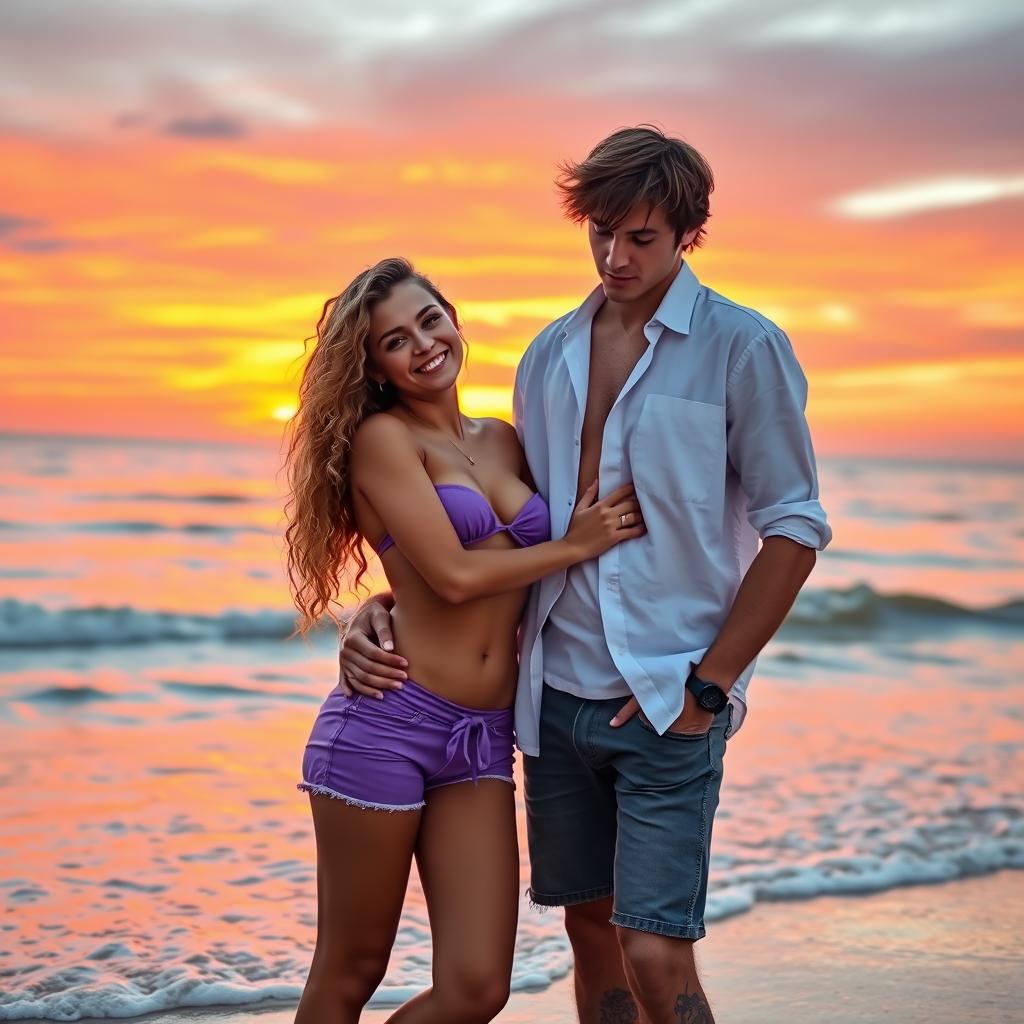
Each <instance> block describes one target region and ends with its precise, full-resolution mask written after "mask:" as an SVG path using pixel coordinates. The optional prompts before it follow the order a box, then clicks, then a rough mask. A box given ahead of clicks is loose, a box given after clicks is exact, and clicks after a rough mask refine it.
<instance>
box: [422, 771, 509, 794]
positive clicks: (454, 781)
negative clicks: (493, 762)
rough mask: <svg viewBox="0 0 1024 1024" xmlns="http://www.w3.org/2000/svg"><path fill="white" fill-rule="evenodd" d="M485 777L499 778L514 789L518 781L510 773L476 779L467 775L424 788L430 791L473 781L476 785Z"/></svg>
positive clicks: (486, 777) (484, 777) (485, 776)
mask: <svg viewBox="0 0 1024 1024" xmlns="http://www.w3.org/2000/svg"><path fill="white" fill-rule="evenodd" d="M484 779H498V780H499V781H500V782H507V783H508V784H509V785H510V786H511V787H512V788H513V789H515V788H516V781H515V779H513V778H510V777H509V776H508V775H478V776H477V777H476V779H473V778H472V777H471V776H469V775H467V776H466V777H465V778H464V779H452V781H451V782H439V783H438V784H437V785H436V786H426V787H424V789H423V792H424V793H429V792H431V790H434V789H444V787H445V786H458V785H461V784H462V783H463V782H472V783H473V785H476V783H477V782H483V780H484Z"/></svg>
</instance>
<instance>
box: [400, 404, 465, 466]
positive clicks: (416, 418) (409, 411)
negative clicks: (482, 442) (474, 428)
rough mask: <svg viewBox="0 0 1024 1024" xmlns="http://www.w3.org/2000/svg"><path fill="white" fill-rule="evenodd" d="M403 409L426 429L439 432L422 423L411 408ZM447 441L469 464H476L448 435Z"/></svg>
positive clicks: (460, 423)
mask: <svg viewBox="0 0 1024 1024" xmlns="http://www.w3.org/2000/svg"><path fill="white" fill-rule="evenodd" d="M405 411H406V412H407V413H408V414H409V415H410V416H411V417H412V418H413V419H414V420H416V422H417V423H422V424H423V426H425V427H426V428H427V429H428V430H432V431H434V432H435V433H439V431H437V430H435V428H434V427H431V426H430V424H429V423H424V422H423V420H421V419H420V417H419V416H417V415H416V413H414V412H413V411H412V410H411V409H406V410H405ZM459 425H460V426H461V425H462V417H461V416H460V417H459ZM447 441H448V443H449V444H450V445H451V446H452V447H453V448H454V449H455V450H456V451H457V452H458V453H459V454H460V455H461V456H462V457H463V458H464V459H467V460H468V461H469V464H470V465H471V466H475V465H476V459H474V458H473V456H472V455H470V454H469V453H468V452H465V451H463V450H462V449H461V448H460V447H459V446H458V445H457V444H456V443H455V442H454V441H453V440H452V439H451V438H450V437H449V438H447Z"/></svg>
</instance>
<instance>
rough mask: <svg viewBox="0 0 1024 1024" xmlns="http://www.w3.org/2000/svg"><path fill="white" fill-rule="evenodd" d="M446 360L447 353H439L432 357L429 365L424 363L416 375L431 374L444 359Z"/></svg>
mask: <svg viewBox="0 0 1024 1024" xmlns="http://www.w3.org/2000/svg"><path fill="white" fill-rule="evenodd" d="M447 358H448V353H447V352H441V353H439V354H438V355H436V356H434V358H433V359H431V360H430V362H429V363H424V364H423V365H422V366H421V367H420V368H419V369H418V370H417V371H416V372H417V373H433V372H434V370H436V369H437V368H438V367H439V366H440V365H441V364H442V363H443V362H444V361H445V360H446V359H447Z"/></svg>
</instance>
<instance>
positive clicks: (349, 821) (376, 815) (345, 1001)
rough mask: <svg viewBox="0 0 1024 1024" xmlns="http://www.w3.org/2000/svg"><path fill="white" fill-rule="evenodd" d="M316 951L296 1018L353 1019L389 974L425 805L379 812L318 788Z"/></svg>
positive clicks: (313, 1022) (345, 1022)
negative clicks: (332, 795)
mask: <svg viewBox="0 0 1024 1024" xmlns="http://www.w3.org/2000/svg"><path fill="white" fill-rule="evenodd" d="M310 804H311V806H312V809H313V828H314V830H315V832H316V859H317V871H316V875H317V933H316V950H315V951H314V953H313V963H312V965H311V966H310V969H309V977H308V979H307V980H306V987H305V988H304V989H303V992H302V999H301V1000H300V1001H299V1008H298V1010H297V1011H296V1014H295V1024H354V1022H355V1021H358V1020H359V1014H360V1012H361V1011H362V1008H363V1007H364V1006H365V1005H366V1001H367V1000H368V999H369V998H370V996H371V995H373V992H374V990H375V989H376V988H377V986H378V985H379V984H380V981H381V979H382V978H383V977H384V971H385V970H386V969H387V965H388V957H389V956H390V955H391V947H392V945H394V941H395V932H396V931H397V930H398V920H399V917H400V915H401V912H402V903H403V901H404V899H405V889H406V885H407V884H408V881H409V868H410V866H411V864H412V856H413V849H414V848H415V845H416V834H417V831H418V829H419V824H420V816H421V814H422V813H423V812H422V811H418V810H416V811H377V810H364V809H363V808H361V807H353V806H352V805H350V804H347V803H345V802H344V801H342V800H332V799H331V798H330V797H327V796H320V795H316V794H314V795H311V796H310Z"/></svg>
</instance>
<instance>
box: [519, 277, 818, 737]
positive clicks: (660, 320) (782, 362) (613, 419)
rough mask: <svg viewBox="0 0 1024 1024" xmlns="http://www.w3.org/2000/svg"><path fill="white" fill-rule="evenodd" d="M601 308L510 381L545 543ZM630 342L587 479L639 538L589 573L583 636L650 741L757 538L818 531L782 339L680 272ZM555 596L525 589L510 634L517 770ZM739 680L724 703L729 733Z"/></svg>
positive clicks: (572, 319)
mask: <svg viewBox="0 0 1024 1024" xmlns="http://www.w3.org/2000/svg"><path fill="white" fill-rule="evenodd" d="M603 301H604V292H603V290H602V289H601V288H600V287H598V288H597V289H595V290H594V291H593V292H592V293H591V295H590V296H588V298H587V299H586V300H585V301H584V303H583V304H582V305H581V306H580V307H579V308H578V309H576V310H574V311H572V312H571V313H567V314H566V315H565V316H563V317H561V318H560V319H558V320H556V321H555V322H554V323H552V324H550V325H549V326H548V327H546V328H545V329H544V330H543V331H541V333H540V334H539V335H538V336H537V337H536V338H535V339H534V341H533V343H532V344H531V345H530V347H529V348H528V349H527V350H526V352H525V353H524V355H523V358H522V360H521V362H520V364H519V369H518V370H517V372H516V383H515V397H514V404H515V424H516V430H517V431H518V433H519V439H520V441H521V442H522V445H523V448H524V449H525V451H526V459H527V462H528V463H529V466H530V472H531V473H532V474H533V479H534V482H535V483H536V485H537V489H538V491H539V492H540V494H541V495H542V496H543V497H544V498H545V500H546V501H547V502H548V505H549V507H550V509H551V533H552V537H554V538H559V537H562V536H564V535H565V532H566V529H567V527H568V525H569V520H570V518H571V516H572V511H573V508H574V506H575V503H576V480H577V478H578V475H579V464H580V436H581V432H582V428H583V415H584V412H585V411H586V400H587V378H588V376H589V367H590V334H591V324H592V322H593V319H594V314H595V313H596V312H597V310H598V309H599V308H600V306H601V304H602V302H603ZM644 335H645V337H646V338H647V342H648V345H647V348H646V349H645V351H644V353H643V354H642V355H641V357H640V359H639V360H638V361H637V364H636V366H635V367H634V369H633V372H632V373H631V374H630V375H629V378H628V379H627V380H626V383H625V384H624V385H623V388H622V391H621V392H620V393H619V396H618V398H617V399H616V401H615V404H614V405H613V406H612V409H611V411H610V412H609V413H608V419H607V422H606V424H605V428H604V441H603V444H602V448H601V463H600V470H599V479H600V494H601V496H604V495H606V494H608V493H609V492H610V491H613V490H615V488H617V487H619V486H621V485H622V484H626V483H629V482H631V481H632V482H633V483H634V484H635V485H636V491H637V496H638V498H639V501H640V506H641V508H642V510H643V515H644V521H645V523H646V524H647V534H646V536H644V537H641V538H640V539H637V540H628V541H625V542H624V543H622V544H618V545H616V546H615V547H613V548H611V549H609V550H608V551H606V552H605V553H604V554H603V555H601V556H600V558H599V559H598V597H599V602H600V612H601V621H600V622H598V621H596V620H595V621H594V623H593V629H594V635H595V642H602V631H603V642H606V643H607V645H608V650H609V652H610V654H611V656H612V659H613V660H614V662H615V665H616V666H617V667H618V670H619V672H620V673H621V674H622V678H623V680H624V681H625V683H626V684H627V686H628V687H629V689H630V690H631V691H632V693H633V694H634V695H635V696H636V698H637V700H638V702H639V704H640V707H641V708H642V709H643V712H644V714H645V715H646V716H647V718H648V719H649V720H650V722H651V724H652V725H653V726H654V728H655V729H657V731H658V732H659V733H661V732H664V731H665V730H666V729H667V728H668V727H669V725H671V724H672V722H673V721H675V719H676V718H678V716H679V714H680V712H681V711H682V707H683V696H684V692H683V684H684V682H685V680H686V677H687V676H688V675H689V673H690V669H691V667H692V666H693V665H696V664H697V663H698V662H699V661H700V660H701V658H702V657H703V656H704V653H705V652H706V651H707V649H708V647H710V645H711V643H712V641H713V640H714V639H715V636H716V635H717V634H718V632H719V630H720V629H721V626H722V624H723V623H724V621H725V618H726V616H727V615H728V613H729V610H730V609H731V607H732V603H733V600H734V598H735V596H736V591H737V589H738V588H739V585H740V581H741V580H742V578H743V575H744V574H745V573H746V571H747V568H748V567H749V565H750V563H751V562H752V561H753V559H754V556H755V554H756V553H757V550H758V538H759V537H760V538H762V539H763V538H765V537H773V536H781V537H789V538H790V539H791V540H794V541H797V542H798V543H800V544H803V545H805V546H806V547H809V548H814V549H816V550H819V551H820V550H822V549H823V548H824V547H825V546H826V545H827V544H828V542H829V540H830V539H831V537H832V531H831V530H830V529H829V526H828V523H827V521H826V517H825V512H824V509H823V508H822V507H821V504H820V503H819V501H818V480H817V472H816V469H815V462H814V451H813V449H812V447H811V438H810V433H809V431H808V428H807V421H806V419H805V417H804V408H805V405H806V401H807V381H806V378H805V377H804V374H803V371H802V370H801V369H800V365H799V364H798V363H797V360H796V356H795V355H794V354H793V349H792V347H791V345H790V343H789V339H788V338H787V337H786V335H785V334H784V333H783V332H782V331H781V330H780V329H779V328H778V327H776V326H775V325H774V324H773V323H772V322H771V321H769V320H767V319H765V318H764V317H763V316H761V315H760V314H758V313H756V312H754V311H753V310H750V309H746V308H745V307H743V306H739V305H737V304H736V303H735V302H731V301H730V300H729V299H726V298H723V297H722V296H721V295H718V294H717V293H715V292H713V291H711V290H710V289H709V288H705V287H704V286H703V285H701V284H700V282H699V281H698V280H697V278H696V277H695V276H694V274H693V272H692V271H691V270H690V268H689V267H688V266H687V265H686V264H683V266H682V268H681V269H680V271H679V273H678V274H677V275H676V278H675V280H674V281H673V282H672V285H671V287H670V288H669V290H668V292H667V293H666V295H665V297H664V299H663V300H662V302H661V305H660V306H659V307H658V311H657V312H656V313H655V314H654V316H653V317H652V318H651V320H650V322H649V323H648V324H647V325H646V326H645V328H644ZM564 584H565V572H560V573H553V574H551V575H550V576H547V577H545V578H544V579H542V580H541V581H540V582H539V583H536V584H535V585H534V586H533V588H532V589H531V592H530V597H529V601H528V603H527V608H526V614H525V617H524V620H523V625H522V633H521V651H520V665H519V687H518V692H517V696H516V737H517V742H518V745H519V747H520V748H521V749H522V750H523V751H524V752H525V753H527V754H537V753H539V722H540V703H541V693H542V688H543V682H544V648H543V642H542V637H541V633H542V630H543V627H544V623H545V621H546V619H547V616H548V613H549V612H550V611H551V607H552V605H553V604H554V603H555V600H556V599H557V598H558V596H559V594H560V593H561V591H562V588H563V586H564ZM602 627H603V630H602ZM753 670H754V662H751V663H750V665H748V666H747V667H746V668H745V669H744V671H743V672H742V674H741V675H740V677H739V679H737V680H736V683H735V685H734V686H733V688H732V690H731V692H730V699H731V701H732V703H733V705H734V709H733V732H734V733H735V731H736V730H737V729H738V728H739V727H740V725H741V724H742V720H743V716H744V714H745V711H746V690H747V683H748V682H749V679H750V676H751V674H752V673H753Z"/></svg>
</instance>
